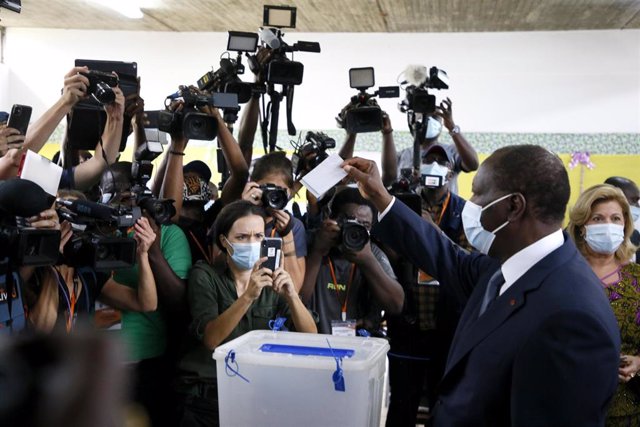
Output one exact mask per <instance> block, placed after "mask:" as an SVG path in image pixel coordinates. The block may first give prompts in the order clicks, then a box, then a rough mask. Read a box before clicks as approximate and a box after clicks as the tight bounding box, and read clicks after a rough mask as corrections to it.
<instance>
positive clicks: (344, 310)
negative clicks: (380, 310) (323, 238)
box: [328, 258, 356, 322]
mask: <svg viewBox="0 0 640 427" xmlns="http://www.w3.org/2000/svg"><path fill="white" fill-rule="evenodd" d="M328 260H329V272H330V273H331V280H333V289H334V290H335V291H336V298H337V299H338V303H339V304H340V306H341V310H342V311H341V313H342V321H343V322H344V321H346V320H347V303H348V302H349V289H351V284H352V283H353V277H354V276H355V272H356V265H355V264H354V263H351V272H350V273H349V281H348V282H347V286H346V288H345V291H344V293H345V297H344V301H341V300H340V289H338V280H337V278H336V271H335V269H334V268H333V262H332V261H331V258H328Z"/></svg>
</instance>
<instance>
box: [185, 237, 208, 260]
mask: <svg viewBox="0 0 640 427" xmlns="http://www.w3.org/2000/svg"><path fill="white" fill-rule="evenodd" d="M189 235H190V236H191V238H192V239H193V241H194V242H195V243H196V246H198V249H199V250H200V253H201V254H202V255H204V259H206V260H207V263H209V264H211V259H210V258H209V255H207V251H205V250H204V248H203V247H202V245H201V244H200V242H199V241H198V239H196V236H195V235H194V234H193V232H192V231H191V230H189Z"/></svg>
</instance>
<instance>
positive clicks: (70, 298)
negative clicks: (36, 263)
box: [51, 267, 79, 333]
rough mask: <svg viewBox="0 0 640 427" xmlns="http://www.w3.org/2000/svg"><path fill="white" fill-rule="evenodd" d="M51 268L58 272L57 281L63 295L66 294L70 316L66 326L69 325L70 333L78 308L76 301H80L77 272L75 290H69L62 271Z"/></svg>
mask: <svg viewBox="0 0 640 427" xmlns="http://www.w3.org/2000/svg"><path fill="white" fill-rule="evenodd" d="M51 268H53V271H54V272H55V274H56V281H57V282H58V287H59V288H60V290H61V291H62V295H63V296H64V299H65V302H66V303H67V313H68V317H67V320H66V326H67V333H70V332H71V329H73V315H74V313H75V310H76V303H77V302H78V299H77V296H78V292H79V289H78V281H77V280H76V279H75V272H74V280H73V290H72V291H71V292H69V289H68V288H67V282H66V281H65V280H64V278H63V277H62V273H60V271H59V270H58V269H57V268H55V267H51Z"/></svg>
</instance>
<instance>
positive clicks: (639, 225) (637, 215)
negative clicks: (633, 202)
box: [629, 206, 640, 230]
mask: <svg viewBox="0 0 640 427" xmlns="http://www.w3.org/2000/svg"><path fill="white" fill-rule="evenodd" d="M629 208H630V209H631V216H632V217H633V225H634V228H635V229H636V230H640V206H629Z"/></svg>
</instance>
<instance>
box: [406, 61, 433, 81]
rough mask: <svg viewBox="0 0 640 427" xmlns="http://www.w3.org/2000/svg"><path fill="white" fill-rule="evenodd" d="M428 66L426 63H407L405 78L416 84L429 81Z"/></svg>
mask: <svg viewBox="0 0 640 427" xmlns="http://www.w3.org/2000/svg"><path fill="white" fill-rule="evenodd" d="M427 77H428V74H427V67H425V66H424V65H407V68H405V70H404V79H405V80H406V81H407V82H408V83H409V84H412V85H414V86H420V85H421V84H422V83H424V82H426V81H427Z"/></svg>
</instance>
